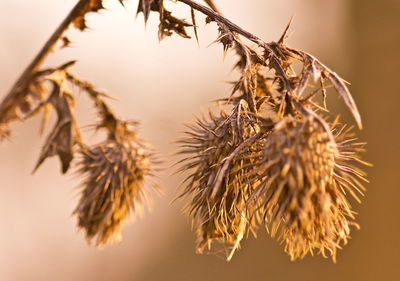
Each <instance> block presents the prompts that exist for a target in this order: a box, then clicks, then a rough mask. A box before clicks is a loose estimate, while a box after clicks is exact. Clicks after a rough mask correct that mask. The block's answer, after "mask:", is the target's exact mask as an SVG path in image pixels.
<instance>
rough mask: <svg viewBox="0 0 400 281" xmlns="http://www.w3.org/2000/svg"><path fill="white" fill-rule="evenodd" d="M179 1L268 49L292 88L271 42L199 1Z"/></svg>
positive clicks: (286, 86) (284, 78) (283, 77)
mask: <svg viewBox="0 0 400 281" xmlns="http://www.w3.org/2000/svg"><path fill="white" fill-rule="evenodd" d="M178 1H179V2H182V3H185V4H186V5H188V6H190V7H192V8H193V9H195V10H197V11H199V12H201V13H203V14H205V15H206V16H209V17H210V18H211V19H212V20H214V21H216V22H220V23H222V24H224V25H225V26H226V27H228V28H229V30H230V31H232V32H236V33H238V34H240V35H242V36H244V37H246V38H247V39H248V40H250V41H252V42H254V43H256V44H257V45H259V46H260V47H262V48H264V49H266V50H268V51H269V52H270V53H271V58H272V60H273V61H274V65H275V66H276V68H277V69H276V71H277V74H278V75H280V76H281V78H282V79H283V81H284V84H285V88H286V90H288V91H290V90H291V89H292V86H291V84H290V82H289V79H288V78H287V75H286V73H285V71H284V70H283V68H282V67H281V64H280V60H279V58H278V56H277V55H276V54H275V51H274V50H273V48H271V44H269V43H267V42H265V41H263V40H262V39H260V38H259V37H257V36H256V35H254V34H252V33H250V32H248V31H246V30H244V29H243V28H241V27H240V26H238V25H237V24H235V23H233V22H231V21H230V20H228V19H227V18H225V17H224V16H222V15H220V14H218V12H216V11H213V10H212V9H210V8H208V7H206V6H203V5H201V4H199V3H196V2H194V1H192V0H178Z"/></svg>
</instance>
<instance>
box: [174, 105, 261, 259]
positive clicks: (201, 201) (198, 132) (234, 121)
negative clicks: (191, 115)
mask: <svg viewBox="0 0 400 281" xmlns="http://www.w3.org/2000/svg"><path fill="white" fill-rule="evenodd" d="M246 110H247V104H246V103H245V102H244V101H242V102H241V103H239V104H238V105H237V106H236V107H235V108H234V110H233V112H232V113H231V114H230V115H226V114H225V113H221V114H220V115H219V116H213V115H212V114H211V113H210V120H204V121H200V120H198V121H197V124H196V125H195V126H190V127H189V128H190V129H191V130H190V131H189V132H187V133H186V134H187V137H186V138H185V139H183V140H181V141H180V143H181V144H182V145H181V147H182V150H181V151H180V153H182V154H187V155H188V157H187V158H185V159H184V160H183V161H182V162H184V163H185V164H184V165H183V166H182V167H181V169H180V171H187V170H190V172H191V173H190V176H188V177H187V178H186V180H185V184H186V187H185V189H184V191H183V193H182V194H181V196H188V197H190V202H189V204H188V205H187V206H186V209H187V212H188V213H189V216H190V217H191V219H192V221H193V224H194V226H195V228H196V229H197V237H198V244H197V252H199V253H202V252H203V251H204V248H205V247H206V246H207V245H208V249H209V250H210V249H211V242H212V241H214V240H216V241H218V242H221V243H223V244H228V245H231V246H232V247H233V249H232V251H231V253H230V255H229V256H228V260H229V259H230V258H231V257H232V255H233V253H234V251H235V250H236V249H237V247H238V246H239V242H240V241H241V239H242V238H243V236H244V235H245V234H246V233H248V231H249V230H251V228H253V222H252V219H251V218H250V217H249V216H248V213H249V212H248V210H247V208H246V200H247V199H248V195H249V193H250V188H251V186H250V185H249V184H248V180H247V178H246V172H245V170H244V169H242V168H243V166H244V165H245V164H246V162H245V161H246V160H243V159H242V158H243V157H242V156H243V155H246V154H249V153H251V149H252V143H253V142H254V141H255V139H256V138H255V136H256V135H257V132H258V130H259V128H258V127H257V126H256V125H255V122H254V118H253V117H252V116H250V115H247V114H246V113H244V112H245V111H246ZM247 161H248V160H247Z"/></svg>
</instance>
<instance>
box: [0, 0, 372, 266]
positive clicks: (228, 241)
mask: <svg viewBox="0 0 400 281" xmlns="http://www.w3.org/2000/svg"><path fill="white" fill-rule="evenodd" d="M103 2H104V1H102V0H79V1H78V3H77V4H76V5H75V7H74V8H73V9H72V11H71V12H70V13H69V15H68V16H67V17H66V19H65V20H64V21H63V22H62V23H61V25H60V26H59V28H58V29H57V30H56V31H55V32H54V34H53V35H52V36H51V37H50V39H49V40H48V42H47V43H46V44H45V46H44V47H43V49H42V50H41V51H40V52H39V54H38V55H37V57H36V58H35V59H34V60H33V61H32V63H31V64H30V65H29V66H28V67H27V69H26V70H25V71H24V73H23V74H22V75H21V77H20V79H19V80H18V81H17V82H16V84H15V85H14V87H13V88H12V89H11V91H10V93H9V94H8V95H7V96H6V97H5V99H4V100H3V102H2V103H1V104H0V141H2V140H4V139H5V138H7V137H8V136H9V134H10V130H9V125H10V123H11V122H13V121H17V120H26V119H28V118H30V117H32V116H34V115H36V114H38V113H43V116H44V118H43V126H42V130H43V127H44V126H45V125H46V121H47V118H48V115H49V112H50V110H51V109H54V111H55V112H56V114H57V117H58V119H57V122H56V124H55V126H54V128H53V129H52V131H51V132H50V134H49V136H48V137H47V140H46V142H45V144H44V146H43V148H42V152H41V155H40V157H39V160H38V163H37V165H36V167H35V170H36V169H37V168H39V166H40V165H41V164H42V163H43V162H44V161H45V160H46V159H47V158H49V157H52V156H58V157H59V159H60V161H61V166H62V172H63V173H66V172H67V171H68V170H69V169H70V166H71V164H72V163H74V162H73V159H74V158H75V157H76V155H79V161H78V162H77V164H76V166H77V169H76V170H77V173H78V174H79V175H81V176H82V177H83V182H82V191H81V197H80V200H79V203H78V206H77V208H76V210H75V212H74V213H75V214H76V216H77V217H78V226H79V227H80V228H81V229H83V230H84V231H85V233H86V237H87V238H88V240H89V241H94V243H95V244H96V245H104V244H106V243H107V242H110V241H114V240H117V239H118V238H119V236H120V231H121V227H122V226H123V223H124V222H125V221H126V219H127V218H128V217H129V214H131V213H134V212H135V211H136V210H137V209H140V208H141V207H142V203H143V200H144V199H145V198H146V189H145V188H144V181H145V179H146V178H148V176H150V175H151V171H152V160H151V159H152V152H151V149H149V147H148V145H147V144H145V143H144V142H143V141H142V140H140V139H139V138H138V137H137V133H136V129H135V126H136V125H137V124H136V122H131V121H125V120H122V119H120V118H119V117H117V116H116V114H115V113H114V112H112V110H111V109H110V107H109V106H108V105H107V103H106V100H105V97H106V95H105V94H103V93H101V92H99V91H98V90H96V88H95V87H94V86H93V85H92V84H90V83H89V82H86V81H83V80H81V79H79V78H78V77H76V76H74V75H73V74H71V72H70V71H69V69H70V67H71V66H72V65H73V64H74V63H75V62H74V61H72V62H68V63H66V64H64V65H61V66H60V67H57V68H51V69H41V66H42V63H43V62H44V61H45V59H46V58H47V56H48V55H49V53H50V51H51V50H52V49H53V48H54V47H55V45H56V43H58V42H60V43H61V45H62V46H61V47H68V45H69V43H70V42H71V41H70V40H69V38H68V37H67V36H65V35H64V33H65V32H66V30H67V29H68V28H69V27H70V26H73V27H75V28H77V29H79V30H81V31H85V30H86V28H87V22H86V15H87V14H88V13H91V12H93V13H96V12H98V11H100V10H101V9H103V8H104V7H103ZM119 2H120V3H121V4H122V5H124V3H125V0H119ZM178 2H182V3H184V4H186V5H188V6H189V7H190V8H191V13H190V18H191V20H192V22H191V23H189V22H187V21H185V20H184V19H179V18H176V17H175V16H173V13H172V12H171V11H168V10H166V9H165V6H164V1H163V0H139V2H138V9H137V13H143V15H144V19H145V22H147V20H148V18H149V15H150V13H151V12H153V13H157V14H158V15H159V19H160V23H159V32H158V37H159V39H160V40H162V39H164V38H165V37H168V36H171V35H173V34H174V33H175V34H178V35H180V36H181V37H184V38H190V36H189V33H188V30H187V28H188V27H193V29H194V35H195V37H196V39H198V30H197V25H196V13H195V11H198V12H201V13H202V14H204V15H205V16H206V22H207V23H215V24H216V25H217V26H218V31H219V34H218V38H217V39H216V41H215V42H218V43H221V44H222V45H223V50H224V52H225V53H226V52H228V51H229V50H234V51H235V52H236V54H237V56H238V58H239V59H238V62H237V64H236V65H235V68H236V69H237V70H238V71H239V72H240V73H241V77H240V78H239V79H238V81H236V82H234V87H233V92H232V93H231V95H230V96H229V97H228V98H225V99H221V103H222V104H223V105H224V107H225V110H221V111H220V112H218V113H216V114H213V113H211V112H210V114H209V116H208V117H204V118H202V119H199V120H197V122H196V123H195V124H194V125H189V126H188V130H187V132H186V136H185V137H184V138H183V139H181V140H180V144H181V150H180V154H183V155H184V159H182V161H180V162H179V165H181V167H180V169H179V171H181V172H185V173H186V172H189V175H188V176H187V178H186V180H185V181H184V189H183V191H182V192H181V194H180V197H184V198H188V201H189V202H188V204H187V207H186V211H187V213H188V214H189V216H190V217H191V219H192V220H193V224H194V226H195V228H196V230H197V236H198V245H197V251H198V252H200V253H201V252H203V251H204V250H205V248H206V247H207V248H208V249H211V247H212V242H213V241H214V240H215V241H218V242H220V243H222V244H223V245H228V246H230V250H229V253H228V255H227V258H228V260H230V259H231V258H232V256H233V254H234V252H235V250H236V249H237V248H238V247H239V246H240V242H241V240H242V239H243V238H245V237H248V235H249V233H253V234H254V233H255V231H256V230H257V228H258V226H260V225H263V226H266V227H267V229H268V231H269V233H270V234H271V236H273V237H277V239H278V240H279V241H281V242H282V243H284V244H285V251H286V252H287V253H288V254H289V255H290V257H291V259H292V260H294V259H297V258H302V257H304V256H305V255H306V254H307V253H311V254H312V253H313V252H315V251H317V252H319V253H321V254H322V255H323V256H325V255H326V254H327V253H328V254H329V255H330V256H332V257H333V258H335V255H336V251H337V249H339V248H340V247H341V245H342V244H344V243H346V241H347V239H348V238H349V235H350V226H352V225H355V226H357V224H356V223H355V222H354V211H353V210H352V208H351V206H350V203H349V202H348V199H347V197H346V196H347V194H348V193H349V194H351V195H352V196H353V197H354V198H355V199H356V200H357V201H359V195H362V194H363V191H364V190H365V189H364V187H363V185H362V181H366V179H365V174H364V172H362V171H361V170H360V169H359V168H358V167H357V165H359V164H361V165H365V164H367V163H365V162H363V161H362V160H360V156H359V153H360V152H362V151H363V145H364V144H363V143H358V142H357V141H356V138H354V137H353V135H352V133H351V129H350V128H351V127H349V128H348V127H346V126H343V125H339V122H338V121H337V120H335V121H330V120H332V118H331V117H330V116H329V114H328V111H327V110H326V109H327V105H326V101H325V97H326V95H327V89H328V87H329V86H333V87H334V88H335V89H336V91H337V93H338V94H339V95H340V96H341V97H342V99H343V100H344V102H345V104H346V105H347V107H348V108H349V110H350V111H351V113H352V114H353V116H354V118H355V120H356V123H357V124H358V126H359V127H360V128H361V117H360V114H359V112H358V110H357V107H356V105H355V102H354V100H353V98H352V96H351V94H350V92H349V90H348V88H347V86H346V84H345V82H344V81H343V80H342V79H341V78H340V77H339V76H338V75H337V74H336V73H335V72H333V71H331V70H330V69H329V68H328V67H326V66H325V65H324V64H322V63H321V62H320V61H318V60H317V59H316V58H315V57H313V56H311V55H310V54H307V53H305V52H302V51H299V50H296V49H293V48H290V47H288V46H287V45H286V44H285V39H286V37H287V31H288V29H289V25H288V27H287V28H286V30H285V31H284V33H283V35H282V37H281V38H280V39H279V40H278V41H277V42H270V43H266V42H264V41H263V40H261V39H260V38H258V37H257V36H255V35H253V34H251V33H249V32H247V31H245V30H243V29H242V28H240V27H239V26H237V25H236V24H234V23H232V22H231V21H229V20H228V19H226V18H225V17H224V16H222V14H221V13H220V12H219V11H218V10H217V8H216V5H215V4H214V1H211V0H209V1H208V0H207V1H204V2H205V3H206V4H207V5H208V7H206V6H203V5H201V4H199V3H197V2H195V1H193V0H178ZM250 43H252V44H250ZM298 65H301V66H302V67H301V71H297V72H296V71H295V69H296V66H298ZM71 86H75V88H79V89H80V90H81V91H83V92H85V93H87V94H88V95H89V97H90V98H91V99H92V100H93V101H94V108H95V109H96V111H97V113H98V117H99V118H98V119H99V120H97V121H96V122H95V123H94V126H93V128H95V129H96V130H99V129H101V130H103V131H105V132H106V139H105V140H104V141H102V142H100V143H98V144H95V145H89V144H86V143H85V141H84V140H83V137H82V136H81V133H80V126H79V125H78V123H77V121H76V118H75V114H74V94H73V91H72V90H71V89H73V88H72V87H71ZM318 97H322V102H321V100H320V99H317V98H318ZM227 110H229V111H228V113H227V112H226V111H227Z"/></svg>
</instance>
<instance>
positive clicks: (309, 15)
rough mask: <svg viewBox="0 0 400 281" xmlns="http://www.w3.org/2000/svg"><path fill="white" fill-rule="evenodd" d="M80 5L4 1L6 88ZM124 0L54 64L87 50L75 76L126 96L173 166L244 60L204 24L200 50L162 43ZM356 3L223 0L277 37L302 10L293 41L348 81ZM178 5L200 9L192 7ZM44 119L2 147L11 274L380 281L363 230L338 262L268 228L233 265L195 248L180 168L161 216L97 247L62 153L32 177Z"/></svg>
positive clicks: (123, 110)
mask: <svg viewBox="0 0 400 281" xmlns="http://www.w3.org/2000/svg"><path fill="white" fill-rule="evenodd" d="M75 2H76V1H72V0H64V1H60V0H59V1H54V0H36V1H27V0H13V1H9V0H0V6H1V9H0V43H1V44H0V97H2V96H4V95H5V94H6V92H7V91H8V90H9V88H10V87H11V85H12V84H13V82H14V81H15V79H16V78H17V77H18V75H19V74H20V73H21V71H22V70H23V68H24V67H26V65H27V64H28V62H29V61H30V60H31V59H32V57H33V56H34V55H35V53H36V52H37V51H38V50H39V48H40V47H41V45H42V44H43V43H44V41H45V40H46V39H47V37H48V36H49V35H50V34H51V32H52V31H53V30H54V28H55V27H56V26H57V25H58V23H59V22H60V21H61V20H62V19H63V17H64V15H65V14H66V12H67V11H68V10H69V9H70V8H71V7H72V6H73V5H74V3H75ZM117 2H118V1H117V0H109V1H107V7H109V11H104V12H102V14H103V15H91V16H89V26H90V27H91V30H90V31H89V32H86V33H84V34H81V33H78V32H75V31H73V32H69V34H70V36H69V37H70V39H71V40H72V41H73V44H72V46H73V48H70V49H66V50H62V51H60V52H57V54H56V55H55V56H52V57H51V58H50V59H49V60H48V65H58V64H60V63H63V62H65V61H67V60H69V59H78V60H79V63H78V64H77V66H76V67H74V71H75V73H78V74H79V76H81V77H82V78H87V79H88V80H91V81H93V82H94V83H95V84H96V85H98V86H99V87H100V88H102V89H104V90H107V91H108V92H109V93H110V94H111V95H113V96H115V97H117V98H118V99H119V101H117V102H113V106H114V108H115V109H116V110H117V112H119V114H120V115H121V116H124V117H126V118H134V119H137V120H141V122H142V125H141V135H142V137H143V138H145V139H147V140H148V141H149V142H151V143H152V144H153V145H154V146H155V147H156V149H157V150H158V151H160V153H162V155H164V157H165V159H166V161H167V163H166V164H167V165H169V164H171V163H172V162H173V160H174V158H173V157H172V156H171V155H172V153H173V151H174V149H175V146H174V144H173V141H174V140H175V139H176V138H177V137H178V136H179V131H180V130H181V129H182V123H183V122H187V121H190V120H192V116H193V114H199V113H200V112H201V108H203V109H206V108H207V106H208V104H207V103H208V101H210V100H212V99H215V98H219V97H223V96H226V95H227V94H228V93H229V90H230V88H229V86H227V85H226V84H224V83H223V81H227V80H229V79H232V77H234V73H232V72H231V66H232V64H233V62H234V60H233V59H232V56H230V55H228V56H227V58H226V59H225V60H223V59H222V52H221V49H222V47H221V46H218V45H212V46H210V47H207V46H208V45H209V44H210V43H211V42H212V41H213V40H214V39H215V36H216V28H215V26H212V25H210V26H204V24H202V23H201V24H199V25H200V29H199V32H200V48H199V47H198V46H197V44H196V42H195V40H185V39H182V38H180V37H177V36H176V35H174V36H173V37H172V38H167V39H165V40H164V41H162V42H161V43H159V42H158V39H157V33H156V32H157V30H156V24H157V19H156V17H155V16H154V15H153V16H152V17H151V18H150V21H149V22H148V24H147V28H146V30H145V28H144V24H143V17H142V16H139V17H138V18H137V19H136V20H135V8H136V6H137V0H131V1H128V5H127V9H123V8H122V7H120V6H119V5H118V4H117ZM350 2H352V1H346V0H336V1H331V0H281V1H272V0H235V1H232V0H216V3H217V4H218V6H219V7H220V8H221V10H222V11H224V13H225V15H227V16H228V17H229V18H230V19H232V20H233V21H234V22H236V23H238V24H239V25H241V26H242V27H244V28H246V29H248V30H249V31H252V32H254V33H256V34H257V35H259V36H260V37H261V38H263V39H265V40H267V41H271V40H276V39H278V38H279V36H280V35H281V32H282V31H283V29H284V27H285V26H286V24H287V22H288V20H289V19H290V17H291V16H292V15H295V20H294V23H293V25H292V29H291V30H292V31H294V32H293V33H292V35H291V37H290V39H289V41H288V42H289V44H290V45H292V46H294V47H299V48H302V49H305V50H307V51H309V52H312V53H314V54H315V55H317V56H318V57H320V58H321V59H322V60H323V61H325V62H327V63H328V64H329V65H330V66H332V67H333V68H335V69H336V70H337V71H338V72H339V73H341V74H342V75H343V76H344V77H345V78H347V77H354V78H356V75H354V74H353V72H352V71H353V70H354V69H355V66H354V65H353V64H352V59H351V53H350V52H351V51H354V48H353V47H351V46H352V44H353V43H354V40H355V39H354V38H353V35H352V34H351V29H352V17H351V14H350V6H349V3H350ZM356 2H357V1H356ZM352 3H353V2H352ZM353 4H354V3H353ZM360 4H362V3H360ZM170 7H172V9H174V11H176V12H177V13H178V14H179V15H182V16H188V15H189V10H188V8H187V7H184V6H182V5H177V4H174V3H171V4H170ZM353 9H354V5H353ZM198 20H200V17H199V19H198ZM201 22H203V21H201ZM357 94H358V93H356V99H357V100H360V99H361V103H362V105H363V106H364V107H362V111H363V110H364V111H367V110H366V109H365V108H366V107H367V105H366V101H365V99H362V98H361V96H357ZM360 95H361V94H360ZM88 105H89V103H88V101H87V100H86V99H84V98H80V99H78V116H79V119H80V120H81V124H88V123H90V120H91V118H93V112H91V111H90V110H88V109H90V107H88ZM362 113H365V112H362ZM38 123H39V120H38V119H37V118H36V119H34V120H30V121H28V122H26V123H25V124H15V125H14V126H13V132H14V137H13V139H12V141H11V143H6V144H5V145H2V146H1V147H0V179H1V184H0V222H1V223H0V280H1V281H3V280H4V281H20V280H21V281H22V280H31V281H36V280H38V281H39V280H41V281H43V280H57V281H64V280H65V281H69V280H76V281H90V280H93V281H103V280H104V281H106V280H107V281H111V280H115V281H124V280H134V281H145V280H154V281H164V280H165V281H169V280H171V281H172V280H173V281H189V280H207V281H213V280H225V279H226V280H233V281H234V280H237V281H239V280H271V281H276V280H282V281H283V280H295V279H296V280H299V281H301V280H304V281H310V280H315V281H316V280H321V281H322V280H324V281H325V280H360V281H361V280H376V279H367V278H369V276H370V275H368V274H364V275H363V274H362V272H363V269H361V268H359V267H360V266H364V265H365V263H362V262H357V259H359V258H360V257H363V256H364V257H365V255H364V253H362V252H360V249H365V248H366V246H365V245H366V244H368V243H374V242H375V241H372V239H370V238H371V237H370V236H368V232H367V233H366V232H363V231H364V230H363V231H361V232H357V231H355V232H354V237H355V238H354V241H351V243H350V245H349V246H347V247H346V248H345V250H344V251H343V252H340V253H339V265H336V266H335V265H332V263H331V262H330V261H328V260H323V259H321V258H320V257H318V258H314V259H311V258H307V259H306V260H305V261H301V262H297V263H290V262H289V261H288V257H287V256H286V255H285V254H284V253H283V251H282V249H281V247H280V246H279V245H277V243H276V242H274V241H272V240H271V239H268V238H265V236H266V235H265V232H264V231H262V230H261V231H260V236H261V238H259V239H258V240H249V241H246V242H244V243H243V246H244V249H243V250H241V251H239V252H238V253H237V254H236V256H235V258H234V259H233V261H232V263H230V264H226V263H225V262H223V261H222V260H221V259H220V258H218V257H215V256H196V255H195V254H194V245H195V243H194V240H195V238H194V234H193V233H191V232H190V225H189V224H188V223H187V220H186V219H185V218H184V217H183V216H182V215H181V213H180V208H181V206H182V203H181V202H178V203H175V204H173V205H171V204H170V202H171V200H172V199H173V198H174V195H175V190H176V188H177V187H178V185H179V182H180V180H181V177H179V176H170V175H169V172H164V173H160V174H159V179H158V181H159V182H160V183H161V184H162V186H163V187H164V190H165V196H163V197H155V200H154V203H153V211H152V213H151V214H149V213H148V212H147V213H146V214H145V215H144V218H142V219H139V220H136V222H135V223H133V224H130V225H128V226H126V227H125V229H124V231H123V237H124V239H123V241H122V243H120V244H118V245H116V246H113V247H106V248H105V249H103V250H98V249H94V248H92V247H90V246H88V245H87V244H86V243H85V240H84V238H83V235H82V233H77V230H76V227H75V224H76V221H75V218H74V217H71V216H70V214H71V213H72V211H73V209H74V206H75V204H76V202H77V194H78V192H77V189H76V188H75V187H76V186H77V185H78V183H79V181H78V180H77V179H76V178H74V177H73V176H64V177H61V176H60V175H59V174H58V171H59V163H58V161H57V160H56V159H52V160H48V161H46V163H45V164H44V165H43V167H42V168H41V169H40V170H39V171H38V172H37V173H36V174H35V175H34V176H32V175H30V172H31V170H32V168H33V166H34V164H35V161H36V159H37V157H38V155H39V152H40V146H41V144H42V143H43V138H40V137H39V135H38ZM366 126H367V127H368V124H366ZM89 136H90V135H89ZM369 160H371V159H369ZM372 160H373V159H372ZM374 188H377V187H376V186H374ZM366 208H369V209H370V208H374V206H365V205H364V206H363V210H362V211H364V213H361V215H360V219H361V220H362V221H363V223H366V221H367V219H366V217H364V216H365V211H366ZM357 209H359V208H358V207H357ZM382 231H384V230H382ZM360 236H363V237H364V238H363V240H361V237H360ZM365 237H369V238H368V239H370V240H371V241H370V240H368V239H367V238H365ZM366 239H367V240H366ZM361 241H363V243H365V244H361ZM397 250H398V249H397ZM361 276H363V277H362V278H361ZM348 278H349V279H348ZM392 280H395V279H392Z"/></svg>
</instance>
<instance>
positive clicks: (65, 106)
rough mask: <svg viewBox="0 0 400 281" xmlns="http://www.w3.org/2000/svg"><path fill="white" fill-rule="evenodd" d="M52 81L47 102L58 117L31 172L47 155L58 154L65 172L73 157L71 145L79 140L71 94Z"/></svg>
mask: <svg viewBox="0 0 400 281" xmlns="http://www.w3.org/2000/svg"><path fill="white" fill-rule="evenodd" d="M52 83H53V92H52V94H51V96H50V98H49V100H48V103H49V104H51V105H52V106H53V108H54V109H55V110H56V112H57V116H58V119H57V122H56V125H55V126H54V128H53V130H52V132H51V133H50V134H49V136H48V137H47V141H46V143H45V145H44V146H43V149H42V152H41V154H40V157H39V160H38V162H37V164H36V166H35V168H34V171H33V172H35V171H36V170H37V169H38V168H39V167H40V166H41V164H42V163H43V162H44V161H45V160H46V159H47V158H48V157H52V156H55V155H58V157H59V159H60V162H61V164H62V173H66V172H67V171H68V169H69V166H70V163H71V161H72V159H73V155H74V151H73V147H74V145H75V144H76V143H77V142H80V137H79V134H78V133H77V125H76V123H75V118H74V114H73V109H72V106H73V98H72V96H70V95H69V94H68V93H66V92H65V91H63V89H62V88H61V87H60V84H59V83H57V82H54V81H53V82H52Z"/></svg>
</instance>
